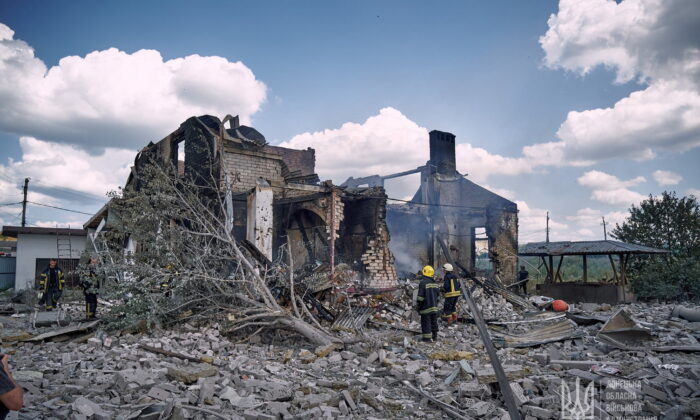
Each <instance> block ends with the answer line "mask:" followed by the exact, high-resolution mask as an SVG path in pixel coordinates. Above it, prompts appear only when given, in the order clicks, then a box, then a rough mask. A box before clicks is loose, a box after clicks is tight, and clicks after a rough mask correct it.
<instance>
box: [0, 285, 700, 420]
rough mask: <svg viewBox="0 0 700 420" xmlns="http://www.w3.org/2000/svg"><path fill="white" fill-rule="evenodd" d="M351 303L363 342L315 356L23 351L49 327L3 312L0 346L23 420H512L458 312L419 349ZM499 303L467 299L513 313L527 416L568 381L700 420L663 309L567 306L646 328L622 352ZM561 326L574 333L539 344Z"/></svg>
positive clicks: (515, 374) (249, 348)
mask: <svg viewBox="0 0 700 420" xmlns="http://www.w3.org/2000/svg"><path fill="white" fill-rule="evenodd" d="M353 299H354V300H353V302H354V303H356V304H357V303H361V302H364V303H365V304H367V305H368V306H372V305H375V306H376V309H377V310H376V312H375V314H374V316H373V317H372V320H373V322H369V323H367V324H366V325H365V326H364V328H362V329H361V332H360V333H359V334H360V336H359V339H356V340H354V343H349V344H346V345H345V346H342V345H339V344H331V345H328V346H323V347H318V348H313V347H309V345H308V344H306V343H305V342H303V341H302V340H300V339H289V336H287V338H280V337H278V334H277V333H272V332H271V333H268V334H263V335H254V336H249V337H245V338H243V339H241V337H238V338H233V337H224V336H222V335H221V333H220V331H221V330H223V328H219V326H218V325H216V324H213V325H210V326H208V327H203V326H200V325H190V324H183V325H180V326H179V327H178V328H177V329H173V330H167V331H156V332H151V333H148V334H130V333H126V332H119V333H114V334H107V333H105V332H103V331H102V330H100V329H99V327H98V329H97V330H95V331H93V332H92V333H91V334H84V335H79V336H71V337H63V336H57V337H53V338H52V340H63V341H60V342H52V341H46V342H41V341H35V342H31V341H22V340H27V337H32V336H36V334H38V333H41V332H46V331H49V330H50V329H51V328H40V329H37V330H33V329H31V328H29V326H28V325H27V323H28V320H29V317H28V316H24V317H21V316H20V317H18V316H17V315H15V316H14V317H11V316H10V315H7V314H6V315H4V316H0V323H2V324H3V326H4V328H3V330H2V333H1V334H0V340H2V351H3V352H7V353H10V354H11V355H12V361H11V365H12V368H13V372H14V375H15V378H16V380H17V381H18V382H19V383H21V384H22V386H23V387H24V388H25V389H26V391H27V392H26V393H25V408H24V409H23V410H22V411H21V412H20V413H19V414H18V416H19V418H47V419H48V418H58V419H61V418H77V419H112V418H114V419H131V418H139V419H157V418H161V419H166V418H171V419H190V418H193V419H200V418H226V419H239V418H240V419H291V418H299V419H304V418H331V419H351V418H363V419H364V418H408V417H412V418H413V417H415V418H447V417H448V416H452V417H455V416H461V417H462V418H484V419H491V418H504V419H505V418H508V414H507V412H506V410H505V404H504V401H503V399H502V396H501V393H500V391H499V388H498V385H497V379H496V375H495V373H494V369H493V367H492V365H491V362H490V360H489V358H488V356H487V353H486V351H485V348H484V344H483V342H482V340H481V338H480V336H479V333H478V330H477V328H476V326H475V325H473V324H471V323H469V320H468V314H466V313H462V318H463V319H467V322H465V323H458V324H451V325H449V326H448V325H446V324H441V330H440V332H439V334H438V336H439V340H438V342H436V343H423V342H420V341H418V340H416V339H415V338H414V333H413V332H411V331H410V330H411V329H412V328H413V329H419V326H418V325H417V324H416V322H415V320H413V321H411V318H412V317H413V318H415V317H414V316H412V315H411V314H410V305H408V303H407V302H404V301H403V300H393V301H392V303H387V302H385V303H384V304H379V302H381V301H382V299H378V298H376V297H369V296H363V297H354V298H353ZM502 299H503V298H501V297H500V296H497V295H494V296H486V295H480V294H477V299H476V300H477V301H478V304H479V305H480V306H482V308H484V317H485V318H486V319H490V318H496V319H501V320H503V319H506V320H510V319H512V318H513V317H517V320H518V322H513V323H508V322H504V323H502V324H501V325H494V324H489V328H490V329H491V335H492V337H495V336H496V335H497V333H498V332H499V331H500V332H509V333H512V334H522V333H528V334H530V335H529V336H528V340H526V341H516V342H514V343H515V344H513V343H512V342H509V341H507V340H506V341H505V342H499V341H498V340H495V339H494V342H496V343H497V345H499V346H500V348H499V350H498V356H499V359H500V361H501V364H502V365H503V368H504V370H505V373H506V376H507V377H508V379H509V381H510V386H511V389H512V391H513V394H514V396H515V398H516V402H517V404H518V407H519V409H520V411H521V413H522V414H523V417H524V418H526V419H530V420H532V419H549V418H559V417H560V416H561V414H562V412H563V411H562V410H563V408H562V407H565V406H566V404H567V403H566V402H567V401H570V400H569V399H567V398H568V397H567V396H569V395H575V392H576V389H577V388H576V386H577V385H576V384H577V381H578V383H579V385H578V386H580V387H585V386H587V385H588V384H589V383H591V381H592V382H593V383H594V384H595V397H596V401H597V405H596V407H597V410H599V412H596V414H595V415H596V418H600V417H602V418H604V417H605V415H606V413H607V415H610V416H644V417H653V416H656V417H657V418H666V419H676V418H680V419H684V418H688V419H690V418H697V417H698V416H699V415H700V403H699V401H700V399H698V396H699V395H700V391H698V390H700V363H699V362H700V354H699V353H697V352H695V351H665V352H659V351H654V350H651V347H652V346H659V345H684V346H686V347H697V337H698V335H700V322H691V321H687V320H685V319H681V318H672V317H670V314H671V311H672V309H673V308H672V306H671V305H664V304H630V305H620V306H616V307H613V306H610V305H591V304H583V305H572V306H573V307H572V312H574V313H577V314H583V315H586V316H588V317H589V318H594V319H600V320H605V319H609V318H610V317H611V316H613V315H614V314H615V313H617V311H618V310H619V309H620V308H624V310H625V311H626V312H628V313H629V314H630V315H631V316H632V317H633V318H634V319H635V321H636V322H637V323H638V324H639V325H640V326H641V327H642V328H645V329H648V330H649V332H650V334H649V335H650V338H649V339H648V341H647V342H648V344H645V345H646V346H648V348H641V349H635V350H624V349H620V348H617V347H615V346H612V345H610V344H609V343H606V342H601V341H600V340H597V339H596V336H597V334H599V332H600V330H601V326H602V325H603V324H602V322H591V323H588V325H583V324H581V325H576V324H575V323H574V321H572V320H569V319H566V318H564V317H562V315H561V314H554V313H542V314H543V315H548V314H549V315H554V316H557V317H558V318H556V319H555V318H551V319H546V318H543V319H544V321H542V320H535V321H536V322H532V323H530V322H529V321H528V320H531V318H528V316H529V315H527V314H520V313H518V312H516V311H514V310H513V309H512V306H511V307H509V306H508V305H509V304H508V303H507V302H505V301H503V300H502ZM489 305H491V306H489ZM75 309H76V310H77V307H76V308H75ZM20 315H22V314H20ZM25 315H26V314H25ZM522 320H525V321H528V322H522V323H520V322H519V321H522ZM375 321H376V322H375ZM558 323H559V324H561V323H565V324H567V325H571V328H572V329H573V330H575V332H576V334H574V335H561V336H556V334H554V335H547V333H546V331H548V329H549V328H550V327H551V326H553V325H554V326H556V325H558ZM388 325H393V326H395V327H397V328H387V326H388ZM398 327H404V330H400V328H398ZM54 329H55V328H54ZM22 333H23V334H24V335H22ZM538 334H540V335H538ZM557 334H558V333H557ZM18 337H19V338H18ZM346 337H347V335H346ZM236 340H238V341H236ZM538 340H540V341H538ZM548 340H549V341H548ZM581 393H583V391H582V390H581ZM600 410H603V411H600ZM455 413H458V414H455ZM14 414H15V415H17V413H14Z"/></svg>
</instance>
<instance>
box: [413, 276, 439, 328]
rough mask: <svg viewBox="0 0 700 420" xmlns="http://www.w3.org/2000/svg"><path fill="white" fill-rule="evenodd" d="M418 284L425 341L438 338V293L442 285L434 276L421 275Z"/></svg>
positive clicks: (418, 305)
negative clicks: (436, 281)
mask: <svg viewBox="0 0 700 420" xmlns="http://www.w3.org/2000/svg"><path fill="white" fill-rule="evenodd" d="M421 277H422V279H421V282H420V284H419V285H418V297H417V299H416V303H417V307H416V309H417V310H418V313H419V314H420V326H421V333H422V335H421V336H422V337H423V341H430V340H431V339H433V340H437V334H438V323H437V313H438V306H437V302H438V294H439V292H440V285H439V284H437V283H435V281H434V279H433V278H432V277H426V276H421Z"/></svg>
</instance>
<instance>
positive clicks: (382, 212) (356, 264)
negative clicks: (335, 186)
mask: <svg viewBox="0 0 700 420" xmlns="http://www.w3.org/2000/svg"><path fill="white" fill-rule="evenodd" d="M386 199H387V196H386V194H385V192H384V188H376V187H375V188H367V189H362V190H352V191H348V192H347V193H346V194H345V195H344V196H343V198H342V201H343V204H344V216H343V224H342V225H341V231H340V236H339V239H338V251H339V258H340V259H341V260H343V262H345V263H347V264H349V265H350V266H351V267H352V268H353V269H355V270H356V271H359V272H361V273H363V274H364V278H365V279H366V283H365V284H363V286H365V287H369V288H374V289H384V288H390V287H395V286H396V284H397V275H396V267H395V265H394V263H395V260H394V255H393V253H392V252H391V250H390V249H389V244H390V235H389V229H388V227H387V224H386Z"/></svg>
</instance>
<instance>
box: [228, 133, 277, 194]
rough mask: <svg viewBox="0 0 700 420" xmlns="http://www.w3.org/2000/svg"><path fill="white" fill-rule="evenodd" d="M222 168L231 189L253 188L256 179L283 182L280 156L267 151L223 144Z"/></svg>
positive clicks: (237, 190) (244, 189) (235, 190)
mask: <svg viewBox="0 0 700 420" xmlns="http://www.w3.org/2000/svg"><path fill="white" fill-rule="evenodd" d="M223 169H224V171H225V172H226V173H227V174H228V175H229V181H230V182H231V186H232V188H233V191H234V192H236V193H242V192H246V191H250V190H251V189H253V188H255V186H256V184H257V181H258V179H260V178H262V179H264V180H266V181H277V182H284V177H283V176H282V158H280V157H279V156H277V155H271V154H269V153H262V152H257V151H252V150H244V149H239V148H236V147H234V146H229V145H226V146H224V154H223Z"/></svg>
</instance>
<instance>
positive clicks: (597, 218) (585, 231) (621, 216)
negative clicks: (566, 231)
mask: <svg viewBox="0 0 700 420" xmlns="http://www.w3.org/2000/svg"><path fill="white" fill-rule="evenodd" d="M628 216H629V213H628V212H626V211H612V212H608V213H603V212H601V211H600V210H598V209H592V208H590V207H586V208H583V209H579V210H577V211H576V214H575V215H573V216H566V220H568V221H570V222H571V223H572V224H573V226H572V233H571V235H570V236H571V238H572V240H602V239H603V238H604V232H603V226H602V224H603V218H605V224H606V226H607V232H608V239H612V237H611V236H610V232H611V231H612V230H613V229H614V228H615V226H616V225H617V224H621V223H622V222H623V221H624V220H625V219H627V217H628Z"/></svg>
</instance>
